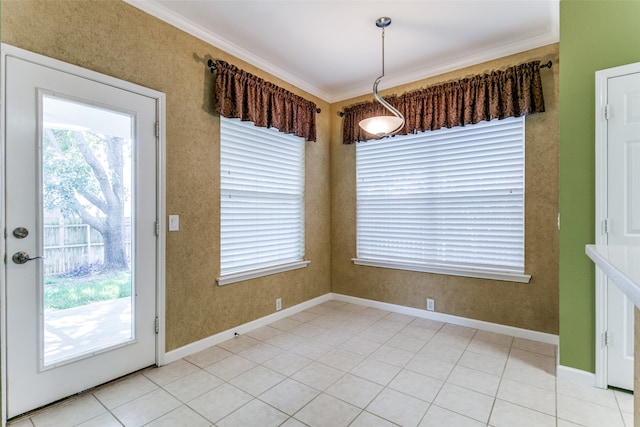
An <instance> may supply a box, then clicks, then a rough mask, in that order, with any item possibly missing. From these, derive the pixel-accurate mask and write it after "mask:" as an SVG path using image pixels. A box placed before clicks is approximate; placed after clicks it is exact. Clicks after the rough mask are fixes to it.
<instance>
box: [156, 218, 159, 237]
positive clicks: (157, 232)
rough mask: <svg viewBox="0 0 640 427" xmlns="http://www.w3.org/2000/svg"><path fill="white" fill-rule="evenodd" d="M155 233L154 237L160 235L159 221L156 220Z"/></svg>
mask: <svg viewBox="0 0 640 427" xmlns="http://www.w3.org/2000/svg"><path fill="white" fill-rule="evenodd" d="M155 231H156V236H159V235H160V221H158V220H157V219H156V224H155Z"/></svg>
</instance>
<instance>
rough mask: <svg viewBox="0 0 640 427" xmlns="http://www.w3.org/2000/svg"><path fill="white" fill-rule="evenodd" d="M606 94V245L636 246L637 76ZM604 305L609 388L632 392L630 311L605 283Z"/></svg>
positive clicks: (613, 84) (639, 208) (639, 228)
mask: <svg viewBox="0 0 640 427" xmlns="http://www.w3.org/2000/svg"><path fill="white" fill-rule="evenodd" d="M607 93H608V110H609V112H608V117H609V118H608V121H607V141H608V144H607V212H608V215H607V216H608V220H607V240H608V242H607V243H608V244H609V245H637V246H640V73H636V74H627V75H622V76H618V77H615V78H610V79H608V82H607ZM638 262H640V260H638ZM607 306H608V309H607V313H608V314H607V324H608V328H607V336H608V346H607V351H608V354H607V364H608V369H607V372H608V384H609V385H611V386H614V387H620V388H624V389H627V390H633V317H634V316H633V311H634V310H633V308H634V307H633V303H632V302H631V301H629V300H628V299H627V298H626V297H625V296H624V294H623V293H622V292H621V291H620V290H619V289H618V287H617V286H616V285H615V284H614V283H613V282H611V281H610V280H608V284H607Z"/></svg>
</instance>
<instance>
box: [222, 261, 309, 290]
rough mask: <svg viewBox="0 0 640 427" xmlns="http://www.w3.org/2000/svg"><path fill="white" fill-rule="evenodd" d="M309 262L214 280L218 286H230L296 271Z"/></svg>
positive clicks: (283, 265) (277, 266) (246, 272)
mask: <svg viewBox="0 0 640 427" xmlns="http://www.w3.org/2000/svg"><path fill="white" fill-rule="evenodd" d="M310 263H311V261H306V260H305V261H297V262H290V263H288V264H280V265H274V266H271V267H264V268H258V269H255V270H249V271H241V272H239V273H231V274H225V275H224V276H221V277H218V278H217V279H216V284H217V285H218V286H224V285H230V284H231V283H237V282H242V281H245V280H250V279H257V278H258V277H264V276H270V275H272V274H277V273H283V272H285V271H291V270H297V269H300V268H305V267H307V266H308V265H309V264H310Z"/></svg>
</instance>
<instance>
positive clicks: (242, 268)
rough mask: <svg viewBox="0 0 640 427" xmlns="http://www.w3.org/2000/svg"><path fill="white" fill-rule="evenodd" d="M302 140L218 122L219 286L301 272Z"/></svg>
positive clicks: (233, 121)
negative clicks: (299, 270)
mask: <svg viewBox="0 0 640 427" xmlns="http://www.w3.org/2000/svg"><path fill="white" fill-rule="evenodd" d="M304 148H305V142H304V139H303V138H300V137H296V136H292V135H288V134H284V133H281V132H278V131H277V130H275V129H267V128H262V127H257V126H254V125H253V123H251V122H243V121H240V120H238V119H227V118H225V117H220V276H221V277H220V278H218V284H219V285H224V284H228V283H234V282H237V281H241V280H247V279H251V278H254V277H260V276H265V275H268V274H273V273H277V272H281V271H287V270H291V269H295V268H301V267H306V265H307V264H308V262H306V261H304V260H303V258H304V176H305V171H304V152H305V150H304Z"/></svg>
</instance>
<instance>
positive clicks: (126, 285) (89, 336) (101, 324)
mask: <svg viewBox="0 0 640 427" xmlns="http://www.w3.org/2000/svg"><path fill="white" fill-rule="evenodd" d="M3 49H5V55H4V56H3V58H4V63H3V66H4V73H5V80H4V81H5V86H4V87H3V88H2V91H3V92H4V94H5V95H4V96H5V100H4V101H5V117H6V119H5V135H4V137H5V138H4V141H5V153H6V156H5V158H4V164H3V169H4V185H5V194H6V196H5V198H4V200H3V208H4V218H5V230H6V231H5V235H6V238H5V253H6V264H5V278H6V282H5V295H6V299H5V302H6V303H5V311H6V345H5V348H6V366H7V371H6V374H5V378H6V384H7V389H6V390H7V393H6V409H7V417H8V418H11V417H13V416H16V415H19V414H21V413H24V412H26V411H28V410H31V409H34V408H37V407H40V406H43V405H45V404H48V403H51V402H54V401H56V400H58V399H61V398H64V397H66V396H69V395H72V394H75V393H78V392H80V391H83V390H85V389H88V388H90V387H93V386H96V385H99V384H101V383H104V382H107V381H109V380H112V379H115V378H118V377H120V376H122V375H125V374H128V373H130V372H133V371H136V370H139V369H141V368H144V367H147V366H150V365H153V364H155V363H156V286H157V283H156V282H157V264H156V263H157V253H158V247H157V243H156V240H157V236H156V234H157V228H156V223H157V222H156V221H157V218H158V217H157V206H158V203H157V187H156V182H157V178H156V174H157V165H158V156H157V150H158V148H157V147H158V144H157V137H156V134H157V132H156V122H157V116H158V111H159V110H158V109H159V100H158V98H157V97H154V96H155V94H158V93H157V92H156V93H154V91H150V90H148V89H145V88H140V91H139V92H138V91H137V86H134V85H131V84H128V83H124V82H123V85H122V86H120V84H119V81H117V80H116V79H112V78H108V77H105V76H101V75H99V74H97V73H92V72H90V71H88V70H83V69H80V68H78V67H73V66H69V65H67V64H63V63H60V62H58V61H53V60H49V59H48V58H42V57H39V56H38V55H34V54H29V53H25V54H21V53H20V52H21V51H20V50H19V49H15V48H12V49H9V53H6V50H7V48H6V47H5V46H3ZM11 52H13V53H15V54H12V53H11ZM22 52H23V51H22ZM41 60H42V61H41ZM40 257H42V258H40Z"/></svg>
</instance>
